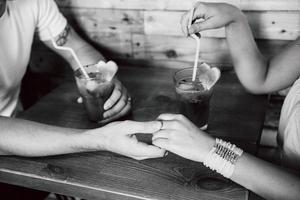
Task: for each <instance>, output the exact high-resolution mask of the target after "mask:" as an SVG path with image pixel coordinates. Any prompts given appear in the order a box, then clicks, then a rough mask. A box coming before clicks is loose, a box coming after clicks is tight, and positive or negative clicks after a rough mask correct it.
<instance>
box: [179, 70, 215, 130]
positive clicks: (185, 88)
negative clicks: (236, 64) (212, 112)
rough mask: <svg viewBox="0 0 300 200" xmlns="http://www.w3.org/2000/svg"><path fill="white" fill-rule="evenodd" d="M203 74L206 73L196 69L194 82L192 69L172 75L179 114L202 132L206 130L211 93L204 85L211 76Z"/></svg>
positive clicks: (210, 88) (211, 89)
mask: <svg viewBox="0 0 300 200" xmlns="http://www.w3.org/2000/svg"><path fill="white" fill-rule="evenodd" d="M205 73H207V72H204V71H203V70H202V69H200V68H198V70H197V75H196V80H195V81H192V76H193V68H192V67H191V68H185V69H182V70H179V71H177V72H175V74H174V85H175V90H176V96H177V101H178V105H179V109H180V113H181V114H183V115H185V116H186V117H187V118H188V119H190V120H191V121H192V122H193V123H194V124H195V125H197V126H198V127H199V128H200V129H202V130H206V129H207V128H208V117H209V107H210V99H211V96H212V93H213V87H209V86H207V85H206V84H205V83H207V80H208V79H209V78H211V76H210V75H209V74H205Z"/></svg>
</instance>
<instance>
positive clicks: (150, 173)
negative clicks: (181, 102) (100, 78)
mask: <svg viewBox="0 0 300 200" xmlns="http://www.w3.org/2000/svg"><path fill="white" fill-rule="evenodd" d="M173 73H174V70H169V69H163V70H162V69H160V70H158V69H146V68H126V67H123V68H121V69H120V72H119V78H120V79H121V80H122V81H123V83H124V85H125V86H126V87H127V88H128V90H129V92H130V94H131V95H132V97H133V112H132V114H131V115H129V116H127V118H129V119H134V120H138V121H146V120H153V119H155V118H156V117H157V116H158V115H159V114H160V113H164V112H171V113H177V112H178V108H177V104H176V101H175V92H174V89H173V83H172V75H173ZM77 96H78V93H77V90H76V86H75V83H74V82H69V83H66V84H63V85H62V86H60V87H59V88H57V89H55V90H54V91H52V92H51V93H50V94H49V95H47V96H46V97H44V98H42V99H41V100H40V101H39V102H38V103H37V104H36V105H34V106H33V107H31V108H30V109H29V110H27V111H26V112H24V113H23V114H22V115H21V116H20V117H21V118H23V119H28V120H33V121H38V122H42V123H47V124H53V125H59V126H65V127H73V128H92V127H96V126H97V125H96V124H93V123H91V122H89V121H88V120H87V119H86V117H87V116H86V113H85V110H84V108H83V105H80V104H77V103H76V98H77ZM266 102H267V100H266V97H265V96H254V95H250V94H248V93H246V92H245V90H244V89H243V88H242V86H241V85H240V83H239V82H238V80H237V78H236V76H235V74H233V73H231V72H225V73H223V74H222V78H221V80H220V81H219V82H218V84H217V86H216V87H215V91H214V95H213V97H212V100H211V112H210V119H209V130H208V132H209V133H210V134H212V135H214V136H218V137H222V138H226V139H228V140H230V141H233V142H235V143H238V144H240V146H242V147H243V148H244V149H246V150H247V151H249V152H251V153H255V152H256V150H257V144H258V141H259V139H260V133H261V129H262V125H263V120H264V113H265V105H266ZM142 139H145V138H142ZM49 142H51V141H49ZM0 181H1V182H5V183H10V184H15V185H20V186H25V187H30V188H35V189H39V190H45V191H50V192H55V193H61V194H65V195H72V196H77V197H81V198H85V199H106V200H110V199H114V200H115V199H122V200H123V199H124V200H126V199H159V200H169V199H178V200H183V199H214V200H216V199H247V198H248V191H247V190H246V189H244V188H242V187H240V186H238V185H236V184H234V183H233V182H231V181H229V180H227V179H225V178H223V177H221V176H220V175H218V174H216V173H214V172H211V171H210V170H208V169H207V168H205V167H204V166H203V165H202V164H200V163H196V162H192V161H189V160H186V159H183V158H181V157H179V156H176V155H174V154H169V155H168V156H167V157H165V158H160V159H150V160H144V161H136V160H133V159H130V158H126V157H123V156H120V155H116V154H113V153H109V152H92V153H79V154H70V155H61V156H52V157H43V158H22V157H14V156H2V157H0Z"/></svg>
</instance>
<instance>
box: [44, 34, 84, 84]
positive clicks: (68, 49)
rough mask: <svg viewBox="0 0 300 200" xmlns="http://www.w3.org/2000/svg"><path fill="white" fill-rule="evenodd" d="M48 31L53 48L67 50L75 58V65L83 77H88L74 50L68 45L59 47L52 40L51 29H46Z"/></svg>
mask: <svg viewBox="0 0 300 200" xmlns="http://www.w3.org/2000/svg"><path fill="white" fill-rule="evenodd" d="M48 32H49V33H50V37H51V42H52V44H53V46H54V48H56V49H58V50H62V51H69V52H70V53H71V54H72V56H73V58H74V59H75V61H76V62H77V65H78V66H79V68H80V69H81V71H82V73H83V75H84V76H85V78H87V79H89V78H90V77H89V75H88V74H87V72H86V71H85V69H84V67H83V65H82V64H81V62H80V60H79V59H78V57H77V55H76V54H75V52H74V50H73V49H72V48H70V47H61V46H58V45H57V44H56V42H55V41H54V38H53V35H52V33H51V31H50V30H49V29H48Z"/></svg>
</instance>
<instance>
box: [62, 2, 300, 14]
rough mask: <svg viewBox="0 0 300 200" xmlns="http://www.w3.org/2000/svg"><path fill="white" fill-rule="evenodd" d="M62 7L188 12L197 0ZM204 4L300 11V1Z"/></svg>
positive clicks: (68, 5) (79, 4) (76, 3)
mask: <svg viewBox="0 0 300 200" xmlns="http://www.w3.org/2000/svg"><path fill="white" fill-rule="evenodd" d="M56 2H57V3H58V4H59V5H60V6H62V7H86V8H106V9H139V10H188V9H190V8H191V6H192V5H193V4H194V2H195V0H185V1H182V0H171V1H164V0H126V1H124V0H101V1H99V0H85V1H82V0H56ZM202 2H224V3H230V4H233V5H235V6H237V7H239V8H241V9H243V10H261V11H266V10H267V11H268V10H297V11H299V10H300V6H299V5H300V3H299V0H284V1H282V0H263V1H262V0H203V1H202Z"/></svg>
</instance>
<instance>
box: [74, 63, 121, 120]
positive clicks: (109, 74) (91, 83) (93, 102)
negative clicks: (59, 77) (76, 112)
mask: <svg viewBox="0 0 300 200" xmlns="http://www.w3.org/2000/svg"><path fill="white" fill-rule="evenodd" d="M110 62H111V61H110ZM105 65H106V63H104V62H101V63H98V64H95V65H88V66H85V67H84V69H85V70H86V72H87V74H88V75H89V78H87V77H85V76H84V75H83V73H82V71H81V69H77V70H76V71H75V72H74V75H75V79H76V84H77V87H78V90H79V93H80V95H81V97H82V99H83V104H84V105H85V108H86V110H87V114H88V118H89V120H90V121H93V122H100V121H101V120H102V119H103V113H104V108H103V105H104V103H105V101H106V100H107V99H108V98H109V97H110V95H111V94H112V91H113V89H114V84H113V80H112V78H113V76H114V75H115V73H116V71H117V69H115V72H113V71H112V70H114V69H112V68H113V67H112V68H109V66H108V67H106V66H105ZM103 66H104V67H103Z"/></svg>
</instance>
